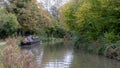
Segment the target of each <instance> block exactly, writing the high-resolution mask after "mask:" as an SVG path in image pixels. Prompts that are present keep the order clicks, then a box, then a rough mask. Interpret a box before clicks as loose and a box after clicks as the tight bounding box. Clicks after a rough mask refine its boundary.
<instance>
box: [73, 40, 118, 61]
mask: <svg viewBox="0 0 120 68" xmlns="http://www.w3.org/2000/svg"><path fill="white" fill-rule="evenodd" d="M119 44H120V41H117V42H115V43H105V42H103V41H89V42H88V41H81V40H79V41H77V42H76V43H75V48H77V49H80V50H84V51H87V52H90V53H94V54H98V55H103V56H106V57H108V58H111V59H116V60H120V45H119Z"/></svg>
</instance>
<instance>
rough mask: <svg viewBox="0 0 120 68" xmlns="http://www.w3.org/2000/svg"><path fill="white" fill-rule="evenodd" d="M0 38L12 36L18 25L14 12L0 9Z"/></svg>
mask: <svg viewBox="0 0 120 68" xmlns="http://www.w3.org/2000/svg"><path fill="white" fill-rule="evenodd" d="M0 24H1V25H0V38H6V37H8V36H12V35H13V34H14V33H15V32H16V31H17V29H18V28H19V27H20V26H19V23H18V21H17V18H16V16H15V15H14V14H12V13H8V12H7V11H6V10H4V9H0Z"/></svg>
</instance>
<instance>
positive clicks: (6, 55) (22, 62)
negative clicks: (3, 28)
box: [1, 38, 40, 68]
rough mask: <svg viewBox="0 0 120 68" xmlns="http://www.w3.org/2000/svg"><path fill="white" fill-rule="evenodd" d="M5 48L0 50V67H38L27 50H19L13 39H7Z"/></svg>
mask: <svg viewBox="0 0 120 68" xmlns="http://www.w3.org/2000/svg"><path fill="white" fill-rule="evenodd" d="M6 41H7V46H6V48H5V49H4V50H3V51H1V57H2V59H1V61H2V62H1V65H2V66H1V68H40V66H38V65H37V63H36V62H35V58H34V56H33V55H32V54H30V53H29V52H28V51H27V50H26V51H24V52H21V51H20V48H19V46H17V45H16V43H15V42H16V40H15V39H10V38H9V39H7V40H6Z"/></svg>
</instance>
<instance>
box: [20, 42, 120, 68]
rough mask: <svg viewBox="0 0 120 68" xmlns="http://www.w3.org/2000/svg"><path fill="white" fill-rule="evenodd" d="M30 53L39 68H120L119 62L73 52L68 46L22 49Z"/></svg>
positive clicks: (55, 45) (46, 44)
mask: <svg viewBox="0 0 120 68" xmlns="http://www.w3.org/2000/svg"><path fill="white" fill-rule="evenodd" d="M22 50H23V51H24V50H28V51H29V53H32V54H33V55H34V56H35V58H36V62H37V63H38V65H40V66H41V68H120V62H119V61H116V60H112V59H108V58H105V57H103V56H98V55H93V54H89V53H86V52H83V51H80V50H75V49H74V48H73V47H72V46H71V45H70V44H69V45H65V44H64V43H62V42H61V43H56V44H50V43H45V44H41V45H39V46H34V47H29V48H23V49H22Z"/></svg>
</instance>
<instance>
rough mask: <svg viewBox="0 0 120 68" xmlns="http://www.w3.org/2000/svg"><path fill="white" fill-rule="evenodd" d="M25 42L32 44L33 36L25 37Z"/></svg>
mask: <svg viewBox="0 0 120 68" xmlns="http://www.w3.org/2000/svg"><path fill="white" fill-rule="evenodd" d="M27 40H28V42H30V43H31V42H33V36H32V35H29V36H27Z"/></svg>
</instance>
